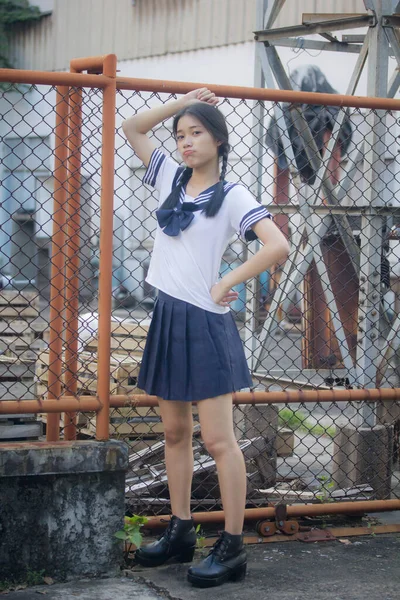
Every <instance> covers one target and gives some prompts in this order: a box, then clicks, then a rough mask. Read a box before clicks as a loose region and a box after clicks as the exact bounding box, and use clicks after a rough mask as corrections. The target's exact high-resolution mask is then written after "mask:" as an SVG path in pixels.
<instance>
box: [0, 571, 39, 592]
mask: <svg viewBox="0 0 400 600" xmlns="http://www.w3.org/2000/svg"><path fill="white" fill-rule="evenodd" d="M44 573H45V571H44V569H43V570H42V571H31V570H30V569H29V568H28V569H27V571H26V573H25V575H21V576H20V577H19V578H18V579H13V580H8V579H6V580H4V581H0V592H10V591H12V590H22V589H25V588H27V587H32V586H34V585H41V584H42V583H43V582H44Z"/></svg>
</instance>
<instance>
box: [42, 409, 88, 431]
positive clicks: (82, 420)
mask: <svg viewBox="0 0 400 600" xmlns="http://www.w3.org/2000/svg"><path fill="white" fill-rule="evenodd" d="M93 417H94V413H93ZM37 418H38V420H39V421H41V422H42V423H45V424H47V413H38V416H37ZM88 420H89V417H88V415H87V414H86V413H81V412H78V413H76V424H77V426H82V425H86V424H87V423H88ZM62 427H64V413H61V418H60V428H62Z"/></svg>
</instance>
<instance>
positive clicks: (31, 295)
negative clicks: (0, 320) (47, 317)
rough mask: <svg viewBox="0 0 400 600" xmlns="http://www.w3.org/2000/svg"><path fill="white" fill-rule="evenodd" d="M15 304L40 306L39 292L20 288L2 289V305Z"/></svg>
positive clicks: (0, 303) (0, 299)
mask: <svg viewBox="0 0 400 600" xmlns="http://www.w3.org/2000/svg"><path fill="white" fill-rule="evenodd" d="M7 304H13V305H17V306H27V305H29V304H30V305H31V306H34V307H35V308H38V307H39V294H38V293H37V292H26V291H22V290H21V291H18V290H1V291H0V306H4V305H7Z"/></svg>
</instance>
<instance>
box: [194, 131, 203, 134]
mask: <svg viewBox="0 0 400 600" xmlns="http://www.w3.org/2000/svg"><path fill="white" fill-rule="evenodd" d="M193 133H195V134H197V133H201V131H194V132H193Z"/></svg>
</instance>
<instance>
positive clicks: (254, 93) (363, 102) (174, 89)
mask: <svg viewBox="0 0 400 600" xmlns="http://www.w3.org/2000/svg"><path fill="white" fill-rule="evenodd" d="M113 56H114V55H108V56H106V57H105V62H104V67H103V68H104V69H105V68H107V64H110V65H111V63H112V61H113V58H112V57H113ZM95 67H96V63H94V64H93V69H94V68H95ZM0 81H5V82H9V83H31V84H37V85H41V84H42V85H69V86H79V87H88V88H106V87H107V85H108V84H109V77H107V76H106V75H105V73H104V75H91V74H84V73H54V72H47V71H26V70H18V69H0ZM116 87H117V89H119V90H133V91H142V92H155V93H157V92H158V93H171V94H186V93H187V92H190V91H191V90H194V89H197V88H199V87H208V88H209V89H211V91H213V92H214V93H215V94H217V96H220V97H226V98H241V99H246V100H264V101H271V102H291V103H294V104H326V105H328V106H348V107H353V108H371V109H382V110H400V100H395V99H393V98H369V97H367V96H349V95H344V94H320V93H316V92H296V91H288V90H275V89H261V88H254V87H243V86H232V85H214V84H208V83H187V82H184V81H169V80H156V79H135V78H128V77H117V79H116Z"/></svg>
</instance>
